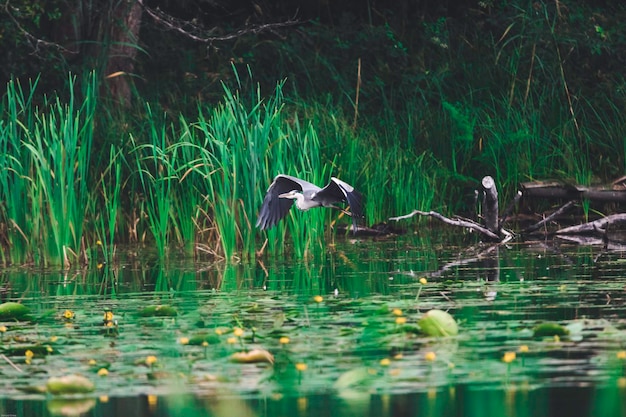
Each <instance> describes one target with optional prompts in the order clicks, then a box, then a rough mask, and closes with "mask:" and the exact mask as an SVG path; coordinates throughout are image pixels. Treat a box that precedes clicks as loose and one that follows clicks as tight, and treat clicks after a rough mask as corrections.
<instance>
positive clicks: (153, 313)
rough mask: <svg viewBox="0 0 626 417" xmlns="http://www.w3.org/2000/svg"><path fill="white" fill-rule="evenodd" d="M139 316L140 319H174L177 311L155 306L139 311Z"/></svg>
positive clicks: (164, 306) (171, 308)
mask: <svg viewBox="0 0 626 417" xmlns="http://www.w3.org/2000/svg"><path fill="white" fill-rule="evenodd" d="M139 315H140V316H142V317H175V316H177V315H178V311H176V309H175V308H174V307H172V306H168V305H157V306H148V307H146V308H144V309H142V310H140V311H139Z"/></svg>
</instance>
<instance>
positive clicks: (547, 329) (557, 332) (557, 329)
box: [533, 322, 569, 337]
mask: <svg viewBox="0 0 626 417" xmlns="http://www.w3.org/2000/svg"><path fill="white" fill-rule="evenodd" d="M568 334H569V330H568V329H567V328H566V327H564V326H561V325H560V324H558V323H552V322H546V323H541V324H539V325H537V326H535V328H534V329H533V336H534V337H552V336H567V335H568Z"/></svg>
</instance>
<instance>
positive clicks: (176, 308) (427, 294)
mask: <svg viewBox="0 0 626 417" xmlns="http://www.w3.org/2000/svg"><path fill="white" fill-rule="evenodd" d="M119 259H120V261H119V262H118V263H117V264H115V265H103V266H102V267H101V268H99V269H94V270H87V271H73V272H71V273H67V272H62V271H29V270H25V269H22V268H20V269H18V268H16V269H9V270H4V271H2V272H1V273H0V274H1V275H0V276H1V282H2V297H3V300H2V301H20V302H21V303H22V304H24V305H26V306H27V307H29V308H30V310H31V319H30V320H28V321H25V320H22V321H15V320H7V321H5V322H4V323H2V324H3V325H4V326H5V327H6V328H7V330H6V332H5V333H3V335H2V353H3V354H4V355H5V356H4V359H2V360H0V371H1V372H2V379H0V397H1V400H0V414H1V415H6V414H14V415H17V416H25V415H58V414H61V415H71V413H74V414H76V413H77V412H80V411H82V412H83V415H94V416H96V415H97V416H99V415H149V416H152V415H154V416H179V415H180V416H183V415H185V416H204V415H208V416H222V415H223V416H238V415H241V416H281V415H284V416H309V415H310V416H318V415H323V416H326V415H328V416H330V415H333V416H404V415H407V416H418V415H419V416H422V415H432V416H440V415H459V416H464V415H480V416H484V415H494V416H495V415H516V416H543V415H546V416H548V415H589V416H591V415H623V414H625V411H624V406H625V404H624V401H625V399H626V396H625V395H624V394H626V358H624V356H626V352H624V353H622V351H623V350H626V332H625V330H624V328H625V325H624V318H625V317H626V315H625V307H624V297H625V289H626V274H625V273H624V272H625V265H626V253H622V252H608V251H604V250H603V249H602V248H601V247H578V246H573V245H566V244H564V243H560V244H559V243H558V242H557V243H555V242H526V243H519V244H511V245H501V246H498V247H489V246H484V245H471V244H470V243H468V242H467V241H464V238H462V237H460V238H457V239H456V240H455V241H452V240H451V239H449V238H444V237H441V238H424V237H402V238H397V239H392V240H384V241H371V240H364V241H353V240H345V241H344V240H338V241H337V242H336V244H335V245H334V246H332V247H331V250H330V251H329V252H328V253H327V254H326V255H325V256H322V257H319V258H317V259H309V260H307V261H302V262H293V261H290V262H285V261H279V260H271V259H263V260H262V261H258V262H257V263H255V264H252V265H246V264H236V265H226V264H224V263H215V262H211V261H210V260H195V261H194V260H189V259H184V258H182V257H173V258H172V259H170V260H169V261H167V262H166V263H165V264H160V263H159V262H158V261H157V260H156V258H154V257H153V256H152V254H151V253H150V251H149V250H147V249H145V248H143V249H142V248H139V249H137V248H133V249H132V250H130V249H129V250H124V251H120V256H119ZM420 278H426V281H427V282H426V283H425V284H424V283H423V282H420ZM156 306H160V308H161V309H162V310H160V311H167V312H170V313H172V315H168V316H153V315H148V316H145V314H142V312H144V313H145V312H146V311H148V310H149V309H150V308H152V309H154V308H155V307H156ZM435 308H436V309H441V310H445V311H448V312H449V313H450V314H452V315H453V317H454V318H455V319H456V320H457V322H458V324H459V335H458V336H456V337H450V338H429V337H426V336H424V335H423V334H421V333H420V330H419V327H418V326H417V321H418V320H419V318H420V317H421V316H422V314H423V313H425V312H426V311H428V310H430V309H435ZM105 312H110V313H111V314H112V317H109V318H108V319H105V316H104V315H105ZM173 314H175V315H173ZM109 319H110V320H109ZM546 322H550V323H555V324H558V325H561V326H564V328H566V329H567V330H568V331H569V334H567V335H561V336H560V337H554V336H552V335H550V336H545V335H544V336H537V335H535V334H534V329H535V328H536V326H537V325H538V324H541V323H546ZM235 329H241V330H235ZM239 332H242V333H239ZM199 340H206V342H207V343H206V346H202V345H201V344H200V343H199V342H198V341H199ZM196 342H198V344H195V343H196ZM26 350H31V351H33V352H35V354H34V356H33V357H32V358H31V359H30V360H29V359H28V358H27V356H26V355H25V351H26ZM254 350H259V351H260V352H262V354H261V355H260V356H259V357H257V360H256V361H254V362H253V363H237V362H233V360H232V355H233V354H235V353H237V352H250V351H254ZM507 352H509V354H508V355H509V356H508V357H509V359H510V358H511V356H510V355H511V352H515V358H514V359H512V360H511V361H510V363H507V362H505V361H504V360H503V358H504V357H505V354H506V353H507ZM148 357H154V358H153V360H154V359H155V360H156V361H155V362H154V363H152V364H148V363H147V362H146V359H147V358H148ZM269 358H271V360H270V359H269ZM102 369H106V370H107V371H106V372H104V371H102ZM98 371H100V374H98ZM68 373H78V374H81V375H84V376H87V377H88V378H89V379H90V380H92V381H93V382H94V384H95V390H94V392H93V393H90V394H83V395H79V396H77V397H78V398H73V399H72V400H71V401H70V400H68V399H67V398H62V399H60V398H58V397H53V396H51V395H49V394H41V393H38V392H37V389H38V387H41V386H45V384H46V381H47V380H48V378H50V377H51V376H57V375H64V374H68ZM103 373H106V375H103Z"/></svg>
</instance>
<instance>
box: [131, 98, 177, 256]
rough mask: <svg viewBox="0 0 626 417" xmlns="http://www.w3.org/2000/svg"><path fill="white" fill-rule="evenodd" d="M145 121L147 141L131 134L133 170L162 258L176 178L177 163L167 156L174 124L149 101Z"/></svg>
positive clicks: (166, 240)
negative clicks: (139, 139) (134, 168)
mask: <svg viewBox="0 0 626 417" xmlns="http://www.w3.org/2000/svg"><path fill="white" fill-rule="evenodd" d="M146 120H147V123H148V129H147V130H148V132H147V143H143V144H142V143H137V140H136V138H135V137H134V136H133V135H132V134H131V141H132V144H133V146H134V147H133V151H132V152H133V156H134V163H135V167H136V174H137V176H138V178H139V184H140V186H141V190H142V191H143V196H142V197H143V199H142V202H143V203H144V205H143V212H144V213H145V215H146V216H147V219H148V228H149V230H150V232H151V233H152V237H153V238H154V244H155V246H156V249H157V252H158V253H159V257H160V258H161V259H165V255H166V250H167V247H168V243H169V240H168V233H169V231H170V216H171V215H172V213H171V210H172V198H173V189H174V185H175V183H176V181H178V178H177V172H176V166H175V165H174V162H175V161H174V160H173V158H171V157H170V156H171V155H170V151H171V148H170V146H172V145H171V143H173V142H174V141H173V140H172V139H171V136H172V135H173V134H175V132H174V131H173V129H174V128H173V127H170V126H168V125H167V121H166V120H165V117H158V116H155V115H154V114H153V112H152V108H151V107H150V105H147V106H146Z"/></svg>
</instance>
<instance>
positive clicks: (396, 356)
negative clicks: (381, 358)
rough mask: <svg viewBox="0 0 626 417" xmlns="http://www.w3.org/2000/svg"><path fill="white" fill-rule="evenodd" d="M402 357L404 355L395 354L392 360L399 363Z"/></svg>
mask: <svg viewBox="0 0 626 417" xmlns="http://www.w3.org/2000/svg"><path fill="white" fill-rule="evenodd" d="M403 357H404V355H403V354H402V353H396V354H395V355H394V356H393V358H394V359H395V360H397V361H399V360H400V359H402V358H403Z"/></svg>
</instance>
